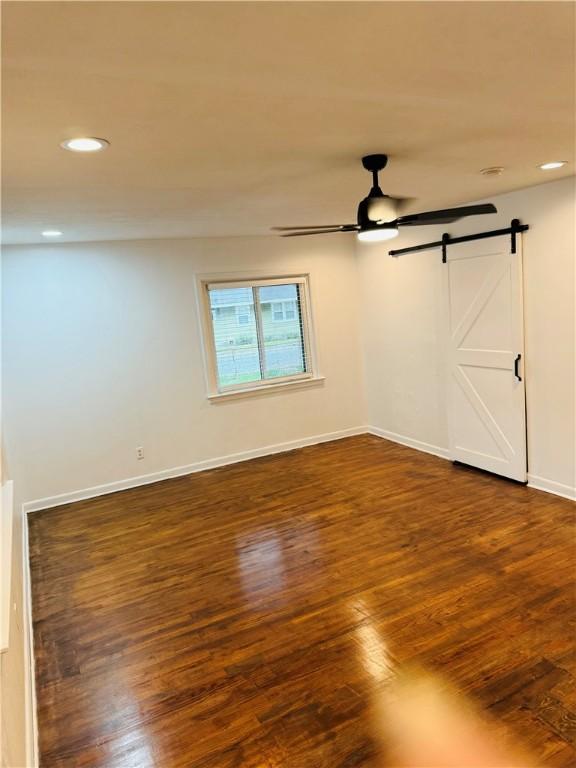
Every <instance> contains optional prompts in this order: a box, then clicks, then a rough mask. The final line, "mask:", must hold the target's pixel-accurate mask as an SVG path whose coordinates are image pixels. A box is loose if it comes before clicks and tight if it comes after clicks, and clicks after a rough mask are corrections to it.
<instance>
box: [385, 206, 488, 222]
mask: <svg viewBox="0 0 576 768" xmlns="http://www.w3.org/2000/svg"><path fill="white" fill-rule="evenodd" d="M486 213H497V211H496V206H495V205H492V203H483V204H482V205H464V206H461V207H460V208H445V209H443V210H441V211H425V212H424V213H409V214H407V215H406V216H399V217H398V219H396V224H397V225H398V226H399V227H407V226H416V225H419V224H449V223H450V222H452V221H458V219H462V218H464V217H465V216H481V215H482V214H486Z"/></svg>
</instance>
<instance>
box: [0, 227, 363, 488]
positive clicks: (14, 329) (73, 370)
mask: <svg viewBox="0 0 576 768" xmlns="http://www.w3.org/2000/svg"><path fill="white" fill-rule="evenodd" d="M239 270H241V271H243V272H246V273H247V274H250V273H251V272H253V273H261V272H262V271H264V272H269V274H270V275H278V276H281V275H284V274H298V273H310V282H311V291H312V306H313V314H314V326H315V330H316V337H317V342H318V351H319V363H320V373H321V374H323V375H324V376H325V377H326V381H325V383H324V384H323V385H322V386H315V387H314V388H310V389H302V390H297V391H291V392H286V393H282V394H281V395H280V394H266V395H261V396H258V397H255V398H250V399H242V400H235V401H228V402H222V403H217V404H214V403H211V402H209V401H208V400H207V399H206V388H205V380H204V369H203V360H202V354H201V341H200V338H201V337H200V330H199V327H198V313H197V307H196V294H195V273H197V272H199V273H211V274H213V273H223V274H227V273H231V272H238V271H239ZM4 280H5V288H6V291H5V298H4V332H5V382H4V387H5V389H4V396H5V402H6V404H7V407H6V412H5V435H6V445H7V451H6V455H7V461H8V464H9V467H10V471H11V474H12V477H13V478H14V480H15V482H16V483H17V484H19V485H20V486H21V488H23V489H24V491H23V493H24V498H25V499H26V500H31V499H40V498H45V497H50V496H53V495H56V494H61V493H66V492H69V491H75V490H79V489H84V488H90V487H92V486H97V485H101V484H104V483H109V482H113V481H117V480H123V479H125V478H129V477H133V476H136V475H142V474H147V473H152V472H157V471H160V470H164V469H170V468H172V467H179V466H182V465H189V464H194V463H195V462H199V461H203V460H206V459H213V458H218V457H222V456H227V455H229V454H234V453H237V452H241V451H247V450H252V449H258V448H262V447H264V446H268V445H272V444H278V443H283V442H286V441H291V440H296V439H301V438H306V437H309V436H315V435H320V434H325V433H331V432H336V431H340V430H344V429H347V428H351V427H357V426H359V425H361V424H364V423H365V409H364V389H363V382H362V367H361V344H360V331H359V318H358V305H357V272H356V260H355V258H354V255H353V253H352V250H351V248H350V243H349V242H348V238H342V239H341V240H339V241H338V240H336V241H334V239H328V240H326V239H320V238H317V239H315V240H313V241H312V239H310V240H307V241H306V242H302V241H299V240H280V239H278V238H230V239H211V240H188V241H183V240H173V241H140V242H116V243H93V244H81V245H80V244H78V245H76V244H72V245H70V244H69V245H61V246H34V247H25V246H15V247H13V248H7V249H6V252H5V255H4ZM137 446H143V447H144V451H145V458H144V460H141V461H138V460H137V459H136V450H135V449H136V447H137Z"/></svg>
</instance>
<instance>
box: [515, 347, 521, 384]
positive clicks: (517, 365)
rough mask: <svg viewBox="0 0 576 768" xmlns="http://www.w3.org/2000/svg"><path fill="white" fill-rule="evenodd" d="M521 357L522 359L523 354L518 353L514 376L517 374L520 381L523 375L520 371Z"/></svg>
mask: <svg viewBox="0 0 576 768" xmlns="http://www.w3.org/2000/svg"><path fill="white" fill-rule="evenodd" d="M521 359H522V355H520V354H518V355H516V359H515V360H514V376H516V378H517V379H518V381H522V376H520V374H519V373H518V369H519V367H520V360H521Z"/></svg>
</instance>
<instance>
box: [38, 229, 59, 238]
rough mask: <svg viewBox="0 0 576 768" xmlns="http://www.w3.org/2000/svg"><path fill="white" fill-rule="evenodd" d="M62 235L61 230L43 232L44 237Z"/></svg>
mask: <svg viewBox="0 0 576 768" xmlns="http://www.w3.org/2000/svg"><path fill="white" fill-rule="evenodd" d="M61 234H62V232H60V230H59V229H45V230H44V232H42V237H60V235H61Z"/></svg>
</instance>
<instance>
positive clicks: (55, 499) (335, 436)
mask: <svg viewBox="0 0 576 768" xmlns="http://www.w3.org/2000/svg"><path fill="white" fill-rule="evenodd" d="M368 431H369V429H368V427H352V428H350V429H341V430H338V431H337V432H327V433H325V434H323V435H313V436H311V437H304V438H300V439H299V440H289V441H287V442H285V443H276V444H275V445H266V446H264V447H263V448H254V449H252V450H250V451H242V452H240V453H231V454H229V455H228V456H219V457H218V458H215V459H206V460H205V461H198V462H196V463H194V464H188V465H186V466H183V467H173V468H172V469H163V470H161V471H160V472H152V473H151V474H148V475H139V476H138V477H129V478H128V479H126V480H118V481H116V482H112V483H105V484H104V485H96V486H94V487H92V488H84V489H83V490H78V491H71V492H70V493H61V494H58V495H57V496H49V497H47V498H45V499H36V500H34V501H27V502H26V503H25V504H24V505H23V509H24V512H25V513H30V512H37V511H39V510H41V509H49V508H50V507H59V506H61V505H62V504H72V503H73V502H75V501H83V500H85V499H92V498H95V497H96V496H104V495H105V494H107V493H114V492H115V491H125V490H127V489H128V488H136V487H138V486H140V485H149V484H150V483H157V482H159V481H160V480H169V479H170V478H172V477H181V476H183V475H192V474H194V473H196V472H203V471H204V470H206V469H216V468H217V467H224V466H226V465H227V464H237V463H238V462H241V461H247V460H248V459H257V458H260V457H262V456H271V455H273V454H275V453H284V452H285V451H293V450H294V449H295V448H305V447H306V446H307V445H316V444H318V443H327V442H330V441H331V440H340V439H342V438H344V437H352V436H354V435H363V434H366V433H367V432H368Z"/></svg>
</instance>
